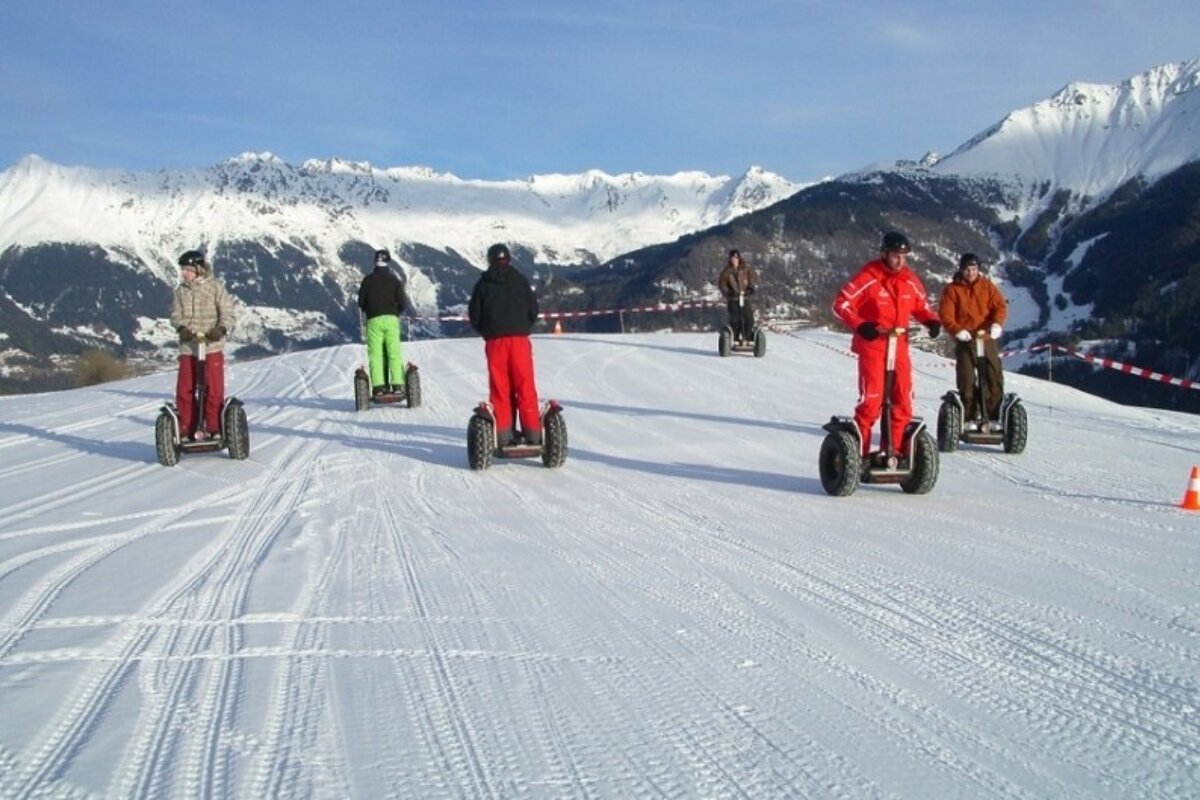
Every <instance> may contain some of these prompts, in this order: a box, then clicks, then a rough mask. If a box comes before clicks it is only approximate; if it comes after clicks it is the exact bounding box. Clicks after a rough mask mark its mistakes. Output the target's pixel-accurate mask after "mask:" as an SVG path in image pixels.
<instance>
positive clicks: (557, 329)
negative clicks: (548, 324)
mask: <svg viewBox="0 0 1200 800" xmlns="http://www.w3.org/2000/svg"><path fill="white" fill-rule="evenodd" d="M554 335H555V336H562V320H561V319H556V320H554Z"/></svg>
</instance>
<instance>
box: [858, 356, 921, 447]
mask: <svg viewBox="0 0 1200 800" xmlns="http://www.w3.org/2000/svg"><path fill="white" fill-rule="evenodd" d="M886 367H887V342H886V341H883V340H880V341H878V342H872V343H870V344H869V345H868V346H866V347H862V348H860V350H859V353H858V405H857V406H855V407H854V421H855V422H857V423H858V430H859V432H860V433H861V434H862V446H863V453H864V454H866V453H869V452H870V451H871V429H872V428H874V427H875V422H876V420H878V419H879V415H880V414H881V413H882V411H883V389H884V370H885V368H886ZM912 395H913V383H912V362H911V361H910V360H909V358H908V341H907V340H905V339H901V340H900V341H898V342H896V376H895V379H894V380H893V382H892V449H893V450H894V451H899V450H900V449H901V448H902V447H903V445H904V429H905V428H906V427H907V426H908V423H909V421H910V420H912V416H913V402H912Z"/></svg>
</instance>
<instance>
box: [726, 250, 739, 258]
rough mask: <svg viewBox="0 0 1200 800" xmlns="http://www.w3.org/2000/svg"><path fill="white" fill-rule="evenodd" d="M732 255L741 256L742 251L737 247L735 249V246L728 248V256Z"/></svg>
mask: <svg viewBox="0 0 1200 800" xmlns="http://www.w3.org/2000/svg"><path fill="white" fill-rule="evenodd" d="M734 256H737V257H738V258H741V257H742V251H741V250H738V249H736V248H735V249H733V250H730V251H729V257H730V258H733V257H734Z"/></svg>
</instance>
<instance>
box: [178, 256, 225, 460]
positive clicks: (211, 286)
mask: <svg viewBox="0 0 1200 800" xmlns="http://www.w3.org/2000/svg"><path fill="white" fill-rule="evenodd" d="M179 275H180V284H179V286H177V287H176V288H175V296H174V298H173V299H172V301H171V325H172V326H173V327H174V328H175V331H176V332H177V333H178V334H179V373H178V375H177V376H176V379H175V406H176V408H177V409H178V411H179V425H180V433H181V434H182V435H184V436H187V437H189V438H191V439H192V440H193V441H199V440H201V439H207V438H209V437H212V436H217V435H218V434H219V433H220V430H221V406H223V405H224V404H225V352H224V351H225V337H226V336H228V335H229V331H230V330H231V329H232V328H233V324H234V322H235V320H236V317H237V314H236V311H235V309H234V304H233V298H232V297H231V296H230V295H229V293H228V292H226V291H225V287H224V286H222V285H221V283H220V281H218V280H216V279H215V278H214V277H213V275H212V265H211V264H209V263H208V262H207V261H206V260H205V258H204V254H203V253H201V252H200V251H199V250H188V251H187V252H186V253H184V254H183V255H182V256H180V257H179ZM201 342H203V343H204V345H205V351H206V352H205V358H204V386H205V398H204V408H202V409H198V408H196V404H195V401H194V399H193V396H192V394H193V391H194V390H195V387H196V377H197V373H198V371H199V368H200V359H199V358H198V354H199V352H200V343H201Z"/></svg>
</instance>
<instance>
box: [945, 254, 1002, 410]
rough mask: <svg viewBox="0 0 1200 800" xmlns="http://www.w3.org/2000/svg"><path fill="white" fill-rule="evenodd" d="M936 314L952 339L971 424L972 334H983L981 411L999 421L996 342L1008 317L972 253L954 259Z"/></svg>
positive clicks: (999, 375)
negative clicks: (954, 268) (955, 268)
mask: <svg viewBox="0 0 1200 800" xmlns="http://www.w3.org/2000/svg"><path fill="white" fill-rule="evenodd" d="M938 313H939V315H940V316H941V320H942V324H943V325H945V326H946V333H947V334H949V335H951V336H953V337H954V339H955V342H954V361H955V373H956V378H957V381H958V394H959V396H960V397H962V402H963V416H964V418H965V419H966V421H967V422H968V424H971V425H974V424H975V420H977V419H978V418H979V416H980V415H979V408H978V401H979V398H978V397H977V396H976V393H975V370H976V366H977V365H976V356H975V337H976V335H978V334H983V358H984V363H985V364H986V365H987V368H986V369H985V370H984V383H983V387H984V392H985V395H986V405H987V408H986V409H984V411H985V412H986V413H987V418H988V419H989V420H991V421H992V422H995V421H997V420H999V419H1000V401H1001V398H1002V397H1003V396H1004V374H1003V373H1002V372H1001V370H1000V350H999V347H998V346H997V344H996V342H997V341H998V340H999V339H1000V334H1001V333H1002V332H1003V330H1004V329H1003V328H1002V327H1001V326H1002V325H1003V324H1004V321H1005V320H1006V319H1008V303H1007V302H1006V301H1005V299H1004V295H1002V294H1001V293H1000V290H999V289H997V288H996V284H994V283H992V282H991V281H990V280H989V279H988V278H987V277H986V276H985V275H983V273H982V271H981V268H980V264H979V257H978V256H976V255H975V254H974V253H963V255H962V258H960V259H959V260H958V272H956V273H955V274H954V280H953V281H951V282H950V283H949V284H947V285H946V288H945V289H944V290H942V299H941V302H940V303H939V304H938Z"/></svg>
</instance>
